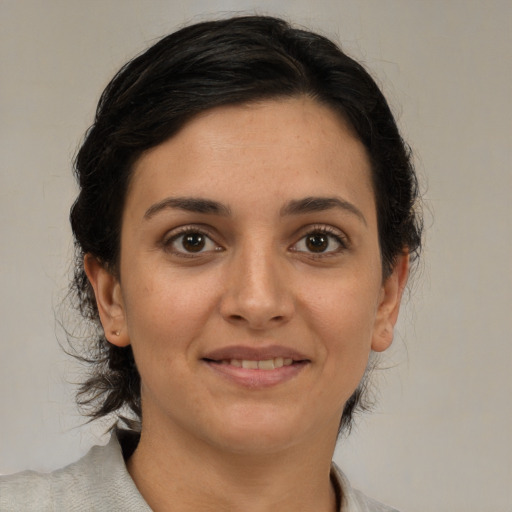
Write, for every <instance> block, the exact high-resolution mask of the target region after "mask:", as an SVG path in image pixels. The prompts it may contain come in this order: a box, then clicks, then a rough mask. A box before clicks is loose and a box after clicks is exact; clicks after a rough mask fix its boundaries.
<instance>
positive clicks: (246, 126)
mask: <svg viewBox="0 0 512 512" xmlns="http://www.w3.org/2000/svg"><path fill="white" fill-rule="evenodd" d="M270 192H272V193H273V194H270ZM328 192H329V194H327V193H328ZM333 193H339V194H342V195H343V196H344V197H345V198H346V199H350V200H352V201H354V200H356V197H357V196H362V195H364V196H365V198H362V197H360V198H359V199H358V201H361V200H366V201H368V199H369V200H370V201H371V202H372V203H373V192H372V185H371V175H370V164H369V159H368V157H367V153H366V150H365V148H364V146H363V145H362V143H361V142H360V141H359V140H358V139H357V137H356V136H355V135H354V132H353V130H352V129H351V128H350V126H349V125H348V124H347V123H346V122H345V121H344V119H343V118H342V117H341V116H340V115H339V114H337V113H335V112H334V111H332V110H331V109H330V108H328V107H326V106H324V105H321V104H319V103H318V102H316V101H314V100H312V99H310V98H307V97H300V98H292V99H283V100H269V101H262V102H258V103H251V104H245V105H237V106H225V107H218V108H215V109H212V110H209V111H206V112H204V113H202V114H200V115H198V116H196V117H195V118H193V119H192V120H191V121H189V122H188V123H187V124H186V125H185V126H184V127H183V128H182V129H181V130H180V131H179V132H178V133H177V134H176V135H175V136H173V137H172V138H170V139H169V140H167V141H165V142H164V143H162V144H160V145H159V146H156V147H155V148H152V149H150V150H148V151H147V152H145V153H144V154H143V155H142V156H141V157H140V158H139V160H138V161H137V162H136V163H135V166H134V171H133V176H132V180H131V185H130V189H129V192H128V196H129V197H128V201H129V202H131V203H132V205H131V206H135V204H136V203H139V202H141V201H144V200H147V201H150V200H154V201H156V200H157V199H158V198H159V197H160V196H165V195H166V194H167V195H188V196H191V195H194V196H198V195H201V196H206V197H212V196H216V195H217V196H218V195H220V196H224V197H212V198H213V199H219V200H221V201H224V202H225V201H226V199H227V200H228V201H229V200H230V199H231V200H232V201H236V200H237V198H238V199H240V198H241V197H242V196H243V197H244V198H245V200H250V199H251V198H252V200H254V198H255V197H259V198H260V199H264V198H265V197H266V198H269V197H270V196H271V195H272V196H273V197H274V198H275V197H282V198H283V200H284V199H285V196H287V197H288V198H290V196H292V195H296V196H298V197H305V196H314V195H326V194H327V195H332V194H333ZM230 195H231V197H230ZM347 196H348V197H347ZM369 207H372V204H370V205H369Z"/></svg>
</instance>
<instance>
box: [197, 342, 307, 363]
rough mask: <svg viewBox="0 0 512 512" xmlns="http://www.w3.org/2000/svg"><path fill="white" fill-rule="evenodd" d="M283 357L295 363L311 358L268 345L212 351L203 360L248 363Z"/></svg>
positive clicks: (281, 347)
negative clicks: (244, 361) (243, 361)
mask: <svg viewBox="0 0 512 512" xmlns="http://www.w3.org/2000/svg"><path fill="white" fill-rule="evenodd" d="M276 357H282V358H283V359H293V360H294V361H309V358H308V357H306V356H305V355H304V354H302V353H300V352H299V351H297V350H295V349H293V348H289V347H284V346H281V345H268V346H265V347H249V346H244V345H233V346H229V347H222V348H218V349H215V350H212V351H210V352H208V353H207V354H205V355H204V356H203V359H210V360H212V361H226V360H228V361H229V360H230V359H237V360H248V361H266V360H268V359H274V358H276Z"/></svg>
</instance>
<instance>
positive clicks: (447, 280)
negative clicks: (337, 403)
mask: <svg viewBox="0 0 512 512" xmlns="http://www.w3.org/2000/svg"><path fill="white" fill-rule="evenodd" d="M223 11H237V12H247V11H249V12H254V11H256V12H259V13H275V14H281V15H284V16H285V17H287V18H289V19H291V20H293V21H295V22H298V23H300V24H303V25H306V26H308V27H310V28H312V29H315V30H319V31H321V32H323V33H324V34H326V35H328V36H330V37H332V38H334V39H337V40H338V41H341V42H342V44H343V46H344V48H345V50H347V51H348V52H349V53H350V54H352V55H353V56H355V57H356V58H358V59H360V60H362V61H363V62H364V63H365V64H366V65H367V66H368V67H369V68H370V69H371V70H372V71H373V74H374V76H375V77H376V78H377V80H378V82H379V83H380V84H381V85H382V87H383V89H384V91H385V93H386V94H387V96H388V98H389V100H390V103H391V105H392V107H393V109H394V111H395V113H396V115H397V117H398V120H399V124H400V126H401V128H402V130H403V132H404V134H405V136H406V138H407V139H408V140H409V141H410V142H411V144H412V146H413V149H414V150H415V152H416V165H417V168H418V171H419V173H420V175H421V179H422V183H423V189H424V190H426V192H427V208H428V211H427V212H426V224H427V228H428V238H427V245H426V250H425V253H424V258H425V263H424V265H423V266H422V267H421V268H420V271H419V272H418V273H417V275H416V277H415V279H414V281H413V284H412V290H411V293H410V297H409V298H406V300H407V302H408V303H407V306H406V308H405V310H404V311H403V313H404V314H403V315H402V317H401V320H400V326H399V333H398V335H397V337H396V339H395V344H394V347H393V349H392V351H391V352H390V353H388V354H387V355H386V360H385V364H386V365H387V366H389V367H391V368H390V369H388V370H386V371H383V372H380V374H379V377H378V379H377V384H378V388H379V393H380V401H379V406H378V408H377V411H376V412H375V413H374V414H373V415H370V416H367V417H365V418H364V419H362V420H361V421H360V422H359V425H358V427H357V429H356V430H355V432H354V433H353V434H352V435H351V436H350V438H349V439H347V440H345V441H343V442H342V443H341V446H340V447H339V448H338V450H337V452H336V460H337V461H338V462H339V463H340V465H341V466H342V467H343V468H344V470H345V471H346V472H347V473H348V475H349V476H350V477H351V479H352V480H353V483H354V484H355V485H356V486H359V487H361V488H362V489H364V490H365V491H366V492H367V493H368V494H370V495H372V496H374V497H375V498H377V499H380V500H382V501H385V502H388V503H390V504H393V505H395V506H396V507H398V508H399V509H402V510H404V511H433V510H435V511H437V512H443V511H446V512H454V511H465V512H472V511H475V512H476V511H478V512H481V511H491V510H492V511H493V512H500V511H508V512H510V510H511V506H512V490H511V489H512V486H511V482H512V468H511V466H512V443H511V441H510V433H511V432H512V412H511V396H512V379H511V366H512V339H511V334H510V331H511V327H512V324H511V313H512V269H511V265H512V263H511V262H512V258H511V256H510V251H511V248H512V229H511V224H512V219H511V217H512V215H511V212H512V208H511V206H510V196H511V190H512V178H511V176H512V173H511V165H510V164H511V134H512V108H511V92H512V90H511V89H512V88H511V84H512V65H511V56H512V36H511V34H512V30H511V22H512V3H511V2H509V1H507V0H503V1H499V0H494V1H489V0H486V1H476V0H473V1H471V0H444V1H441V0H430V1H421V0H388V1H386V0H362V1H361V0H360V1H340V0H331V1H329V0H315V1H311V0H307V1H306V0H295V1H288V2H287V1H278V0H275V1H272V2H270V1H269V2H265V1H259V2H251V1H241V0H237V1H227V0H226V1H221V0H210V1H199V0H196V1H194V0H188V1H178V0H176V1H170V0H168V1H136V0H101V1H95V0H89V1H83V0H82V1H78V0H61V1H57V0H46V1H37V0H21V1H19V0H18V1H16V0H0V19H1V20H2V23H1V32H0V65H1V73H2V78H1V84H0V119H1V121H0V130H1V133H0V153H1V158H0V166H1V167H0V226H1V228H0V229H1V244H0V290H1V294H0V311H1V322H0V347H1V351H0V354H1V355H0V410H1V414H2V418H1V421H0V473H2V472H3V473H8V472H12V471H16V470H20V469H25V468H29V467H30V468H35V469H40V470H41V469H44V470H46V469H52V468H55V467H58V466H59V465H62V464H64V463H67V462H69V461H71V460H73V459H75V458H77V457H78V456H80V455H81V454H82V453H84V452H85V451H86V450H87V449H88V447H89V446H90V445H91V444H94V443H97V442H99V441H100V442H101V441H102V440H104V438H102V437H101V432H102V430H103V428H104V425H96V426H81V425H82V424H83V422H84V421H83V418H80V416H79V415H78V413H77V412H76V410H75V407H74V405H73V396H72V394H73V386H72V385H71V383H72V382H73V381H77V380H79V368H78V367H77V366H76V365H74V364H73V363H72V362H70V360H69V358H67V357H66V356H65V355H64V354H63V353H62V350H61V349H60V348H59V344H58V342H57V339H56V335H55V331H56V321H55V310H58V309H62V308H61V306H60V305H61V304H62V302H63V299H64V297H65V293H66V286H67V276H68V273H69V268H70V263H69V261H70V258H71V255H72V247H71V236H70V230H69V227H68V222H67V216H68V210H69V206H70V204H71V202H72V200H73V196H74V194H75V185H74V182H73V179H72V176H71V171H70V161H71V159H72V156H73V154H74V153H75V151H76V148H77V145H78V143H79V141H80V139H81V137H82V134H83V132H84V131H85V129H86V128H87V126H88V125H89V124H90V123H91V121H92V116H93V111H94V107H95V103H96V101H97V99H98V97H99V94H100V92H101V90H102V89H103V87H104V86H105V85H106V83H107V81H108V80H109V79H110V77H111V76H112V75H113V73H114V72H115V71H116V70H117V69H118V68H119V66H120V65H121V64H122V63H124V62H125V61H126V60H127V59H128V58H129V57H131V56H133V55H134V54H136V53H138V52H139V51H141V50H143V49H144V48H146V47H147V46H148V45H149V44H150V43H151V42H153V41H154V40H155V39H156V38H157V37H159V36H161V35H164V34H166V33H168V32H169V31H172V30H173V29H175V28H176V27H177V26H179V25H182V24H184V23H185V22H190V21H198V20H200V19H204V18H206V17H208V15H209V14H214V13H219V12H223ZM64 313H65V312H64ZM57 331H59V329H57ZM59 337H60V339H61V340H63V339H64V337H63V336H62V332H61V334H60V335H59Z"/></svg>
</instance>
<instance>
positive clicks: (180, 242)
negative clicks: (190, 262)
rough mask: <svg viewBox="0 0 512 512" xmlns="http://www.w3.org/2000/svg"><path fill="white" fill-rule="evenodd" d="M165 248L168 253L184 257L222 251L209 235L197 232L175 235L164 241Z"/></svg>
mask: <svg viewBox="0 0 512 512" xmlns="http://www.w3.org/2000/svg"><path fill="white" fill-rule="evenodd" d="M164 248H165V250H166V251H167V252H171V253H174V254H178V255H183V256H186V255H188V256H192V255H194V254H197V255H200V254H202V253H207V252H212V251H219V250H222V248H221V247H219V246H218V245H217V244H216V243H215V242H214V241H213V240H212V239H211V238H210V237H209V236H208V235H207V234H205V233H202V232H201V231H195V230H194V231H192V230H191V231H188V230H187V231H186V232H182V233H178V234H176V235H174V236H173V237H171V238H170V239H169V240H167V241H164Z"/></svg>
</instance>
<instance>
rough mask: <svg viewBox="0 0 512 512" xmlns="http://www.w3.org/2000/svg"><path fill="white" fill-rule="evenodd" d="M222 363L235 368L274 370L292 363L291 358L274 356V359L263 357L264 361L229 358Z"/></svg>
mask: <svg viewBox="0 0 512 512" xmlns="http://www.w3.org/2000/svg"><path fill="white" fill-rule="evenodd" d="M222 364H230V365H231V366H236V367H237V368H248V369H250V370H274V369H275V368H281V367H283V366H290V365H291V364H293V359H291V358H286V359H284V358H282V357H275V358H274V359H265V360H264V361H251V360H249V359H231V360H229V361H222Z"/></svg>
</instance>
